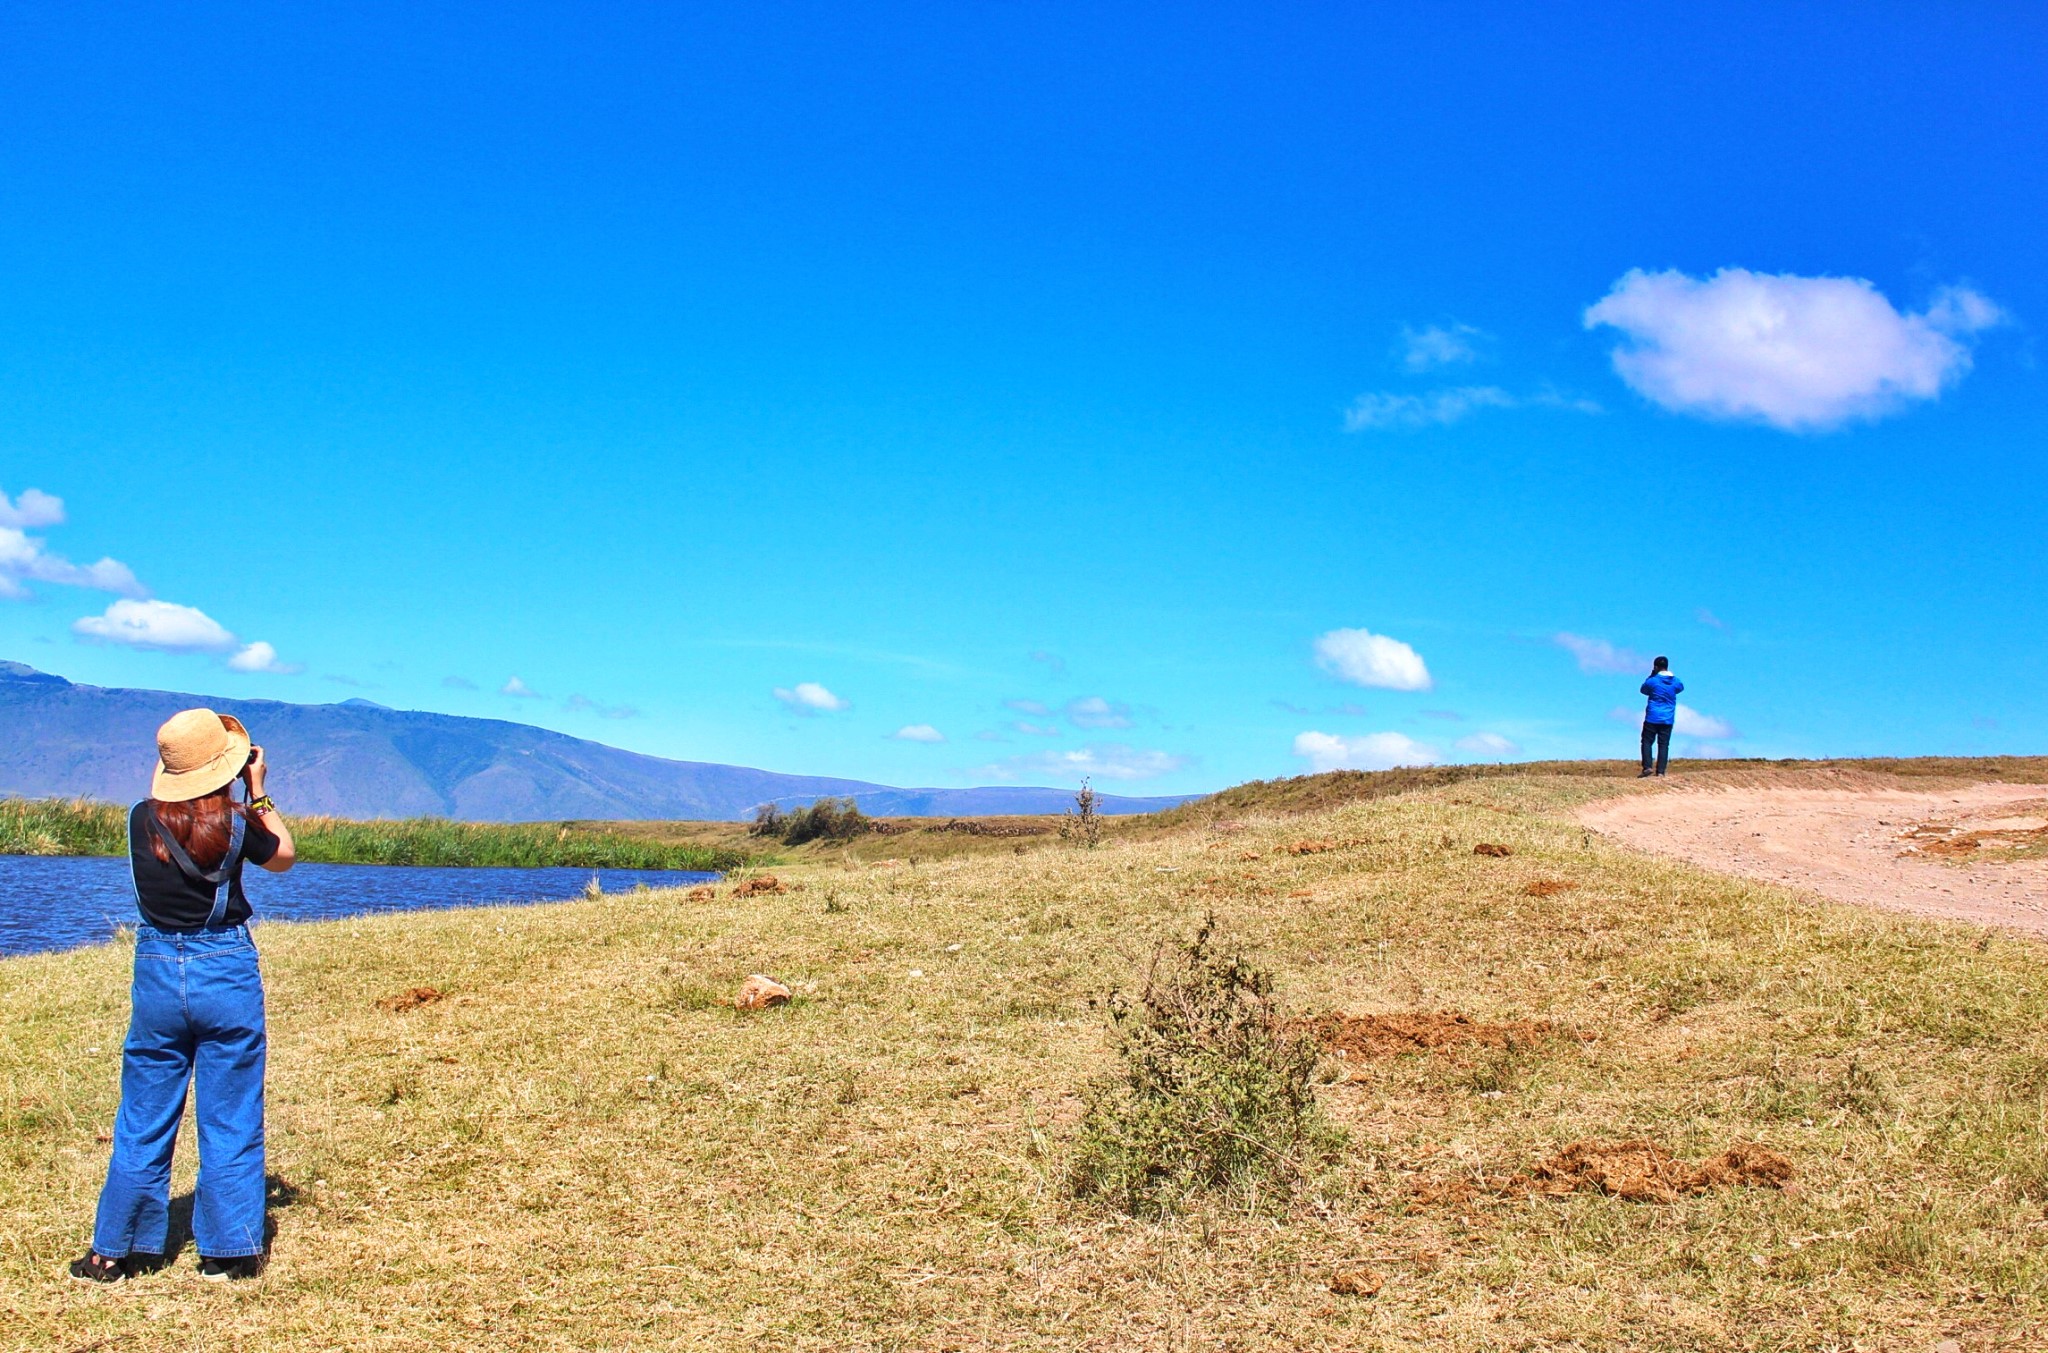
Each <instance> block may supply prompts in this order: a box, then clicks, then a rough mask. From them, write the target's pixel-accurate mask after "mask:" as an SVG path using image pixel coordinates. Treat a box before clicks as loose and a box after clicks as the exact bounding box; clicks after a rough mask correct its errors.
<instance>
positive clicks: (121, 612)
mask: <svg viewBox="0 0 2048 1353" xmlns="http://www.w3.org/2000/svg"><path fill="white" fill-rule="evenodd" d="M71 631H72V633H74V634H76V635H77V636H78V637H79V638H81V639H85V640H89V641H91V642H94V643H108V644H126V645H128V646H129V647H130V648H153V649H159V650H161V651H163V652H167V653H218V652H223V651H225V650H227V649H230V648H233V647H234V646H235V636H234V635H233V634H232V633H230V632H229V631H228V630H227V629H226V628H225V627H224V626H222V625H221V624H220V622H219V621H217V620H215V619H214V618H213V617H212V616H210V615H208V614H206V612H204V611H202V610H200V609H198V608H197V607H195V606H180V605H178V604H177V603H176V602H170V601H137V600H134V599H132V598H131V599H127V600H123V601H117V602H114V603H113V604H112V605H110V606H108V607H107V609H106V612H105V613H104V614H102V615H89V616H86V617H85V618H84V619H82V620H78V621H74V622H73V623H72V626H71Z"/></svg>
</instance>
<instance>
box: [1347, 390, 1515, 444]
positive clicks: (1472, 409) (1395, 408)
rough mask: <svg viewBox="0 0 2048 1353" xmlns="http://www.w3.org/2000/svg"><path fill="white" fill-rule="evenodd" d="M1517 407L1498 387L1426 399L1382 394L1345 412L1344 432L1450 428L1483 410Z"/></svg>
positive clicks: (1448, 392)
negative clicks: (1381, 429) (1453, 424)
mask: <svg viewBox="0 0 2048 1353" xmlns="http://www.w3.org/2000/svg"><path fill="white" fill-rule="evenodd" d="M1514 407H1515V397H1514V396H1513V395H1511V394H1509V393H1508V392H1507V391H1505V390H1503V389H1501V388H1500V387H1499V386H1497V385H1461V386H1457V387H1455V388H1453V389H1449V390H1432V391H1430V392H1429V393H1428V394H1422V395H1403V394H1395V393H1394V392H1392V391H1388V390H1380V391H1376V392H1371V393H1367V394H1363V395H1360V396H1359V397H1358V398H1357V399H1354V400H1352V401H1351V407H1350V408H1348V409H1346V410H1345V411H1344V430H1345V431H1346V432H1367V431H1371V430H1375V429H1378V428H1424V427H1446V426H1449V425H1450V424H1452V423H1458V422H1462V421H1464V420H1465V419H1466V418H1467V417H1469V416H1470V415H1472V414H1474V413H1477V412H1478V411H1479V410H1481V409H1512V408H1514Z"/></svg>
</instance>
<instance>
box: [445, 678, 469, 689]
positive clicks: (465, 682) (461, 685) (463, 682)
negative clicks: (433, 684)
mask: <svg viewBox="0 0 2048 1353" xmlns="http://www.w3.org/2000/svg"><path fill="white" fill-rule="evenodd" d="M441 684H442V685H443V686H446V687H447V688H448V689H449V690H451V691H473V690H475V689H476V683H475V682H474V681H471V680H470V679H469V678H468V677H460V676H445V677H442V678H441Z"/></svg>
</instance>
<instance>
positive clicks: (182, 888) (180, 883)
mask: <svg viewBox="0 0 2048 1353" xmlns="http://www.w3.org/2000/svg"><path fill="white" fill-rule="evenodd" d="M152 840H153V837H152V836H151V834H150V823H149V800H147V799H144V800H143V801H142V802H141V803H138V804H136V805H135V806H134V807H133V808H131V809H129V810H128V860H129V864H130V867H131V868H133V869H134V871H135V903H136V906H137V907H139V908H140V909H141V911H142V920H143V922H144V924H146V925H153V926H155V927H156V928H157V929H158V930H198V929H200V928H202V927H203V926H205V924H206V918H207V917H209V916H211V915H213V894H214V886H213V885H212V884H209V883H201V882H200V881H199V880H198V879H194V878H187V877H186V876H185V872H184V871H183V870H182V869H180V868H178V866H177V864H176V863H175V862H172V863H166V862H165V861H163V860H159V859H158V858H157V857H156V851H155V850H154V849H153V848H152V847H151V844H150V843H151V841H152ZM275 854H277V837H275V836H273V835H272V834H271V833H270V831H269V829H268V828H266V827H265V826H264V825H263V820H262V819H261V818H256V817H252V818H250V819H249V826H248V829H247V830H246V831H245V832H244V833H243V834H242V858H241V860H240V861H239V862H237V863H236V865H235V868H234V873H233V877H232V881H231V882H230V883H229V885H228V914H227V919H226V920H225V921H224V922H223V924H225V925H240V924H241V923H242V922H244V921H246V920H248V919H249V899H248V898H247V897H244V896H243V895H242V865H244V864H258V865H260V864H262V863H263V862H264V861H266V860H268V859H269V858H270V857H271V856H273V855H275ZM209 872H210V871H209Z"/></svg>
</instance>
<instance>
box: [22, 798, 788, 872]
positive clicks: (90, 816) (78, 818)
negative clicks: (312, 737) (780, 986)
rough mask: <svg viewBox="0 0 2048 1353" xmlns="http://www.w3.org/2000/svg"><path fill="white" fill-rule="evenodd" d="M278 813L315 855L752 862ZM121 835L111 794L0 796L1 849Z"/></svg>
mask: <svg viewBox="0 0 2048 1353" xmlns="http://www.w3.org/2000/svg"><path fill="white" fill-rule="evenodd" d="M287 821H288V822H289V823H290V824H291V829H292V835H293V837H294V839H295V840H296V842H297V844H298V850H299V858H300V859H302V860H307V861H311V862H314V863H319V864H411V865H445V866H467V867H477V868H541V867H549V866H564V867H569V868H575V869H715V870H729V869H737V868H739V867H741V866H743V865H746V864H749V863H758V862H759V861H758V860H757V859H756V858H755V857H754V856H752V855H750V854H749V853H748V852H746V851H744V850H739V849H735V848H733V847H730V846H724V845H718V844H712V843H703V842H682V841H662V840H656V839H650V838H649V837H648V836H646V835H644V834H632V833H627V832H625V831H621V830H618V829H616V828H614V827H612V826H611V825H610V824H605V823H591V822H453V821H450V820H449V819H447V818H438V817H416V818H403V819H393V820H390V821H370V822H362V821H352V820H350V819H347V818H338V817H298V816H292V817H289V818H287ZM127 841H128V811H127V809H125V808H122V807H120V806H118V805H115V804H111V803H96V802H93V801H91V800H89V799H4V800H0V855H121V854H124V853H125V852H126V851H127V849H128V845H127Z"/></svg>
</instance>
